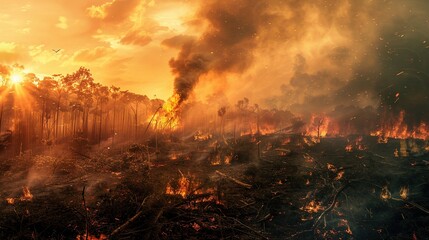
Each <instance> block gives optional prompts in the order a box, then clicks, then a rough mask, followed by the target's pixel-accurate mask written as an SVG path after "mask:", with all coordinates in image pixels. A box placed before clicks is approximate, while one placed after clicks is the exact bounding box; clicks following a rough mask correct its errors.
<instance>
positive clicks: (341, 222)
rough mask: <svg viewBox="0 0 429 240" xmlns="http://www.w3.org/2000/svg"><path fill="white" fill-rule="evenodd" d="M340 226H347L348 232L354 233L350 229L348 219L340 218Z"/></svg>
mask: <svg viewBox="0 0 429 240" xmlns="http://www.w3.org/2000/svg"><path fill="white" fill-rule="evenodd" d="M338 227H346V228H347V229H346V233H348V234H350V235H353V232H352V230H351V229H350V225H349V222H348V221H347V220H346V219H340V222H339V223H338Z"/></svg>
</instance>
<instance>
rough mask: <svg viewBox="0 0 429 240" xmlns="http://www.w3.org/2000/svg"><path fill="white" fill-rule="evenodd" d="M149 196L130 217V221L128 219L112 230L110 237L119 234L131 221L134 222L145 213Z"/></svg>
mask: <svg viewBox="0 0 429 240" xmlns="http://www.w3.org/2000/svg"><path fill="white" fill-rule="evenodd" d="M148 197H149V196H147V197H145V198H144V199H143V201H142V203H141V204H140V207H139V210H138V211H137V213H136V214H135V215H134V216H133V217H131V218H130V219H128V221H126V222H125V223H124V224H122V225H121V226H119V227H117V228H116V229H115V230H113V231H112V233H110V235H109V237H112V236H114V235H116V234H118V233H119V232H120V231H122V230H123V229H125V228H126V227H127V226H128V225H129V224H130V223H132V222H134V221H135V220H136V219H137V218H138V217H139V216H140V215H141V214H142V213H143V209H142V207H143V205H144V204H145V203H146V200H147V199H148Z"/></svg>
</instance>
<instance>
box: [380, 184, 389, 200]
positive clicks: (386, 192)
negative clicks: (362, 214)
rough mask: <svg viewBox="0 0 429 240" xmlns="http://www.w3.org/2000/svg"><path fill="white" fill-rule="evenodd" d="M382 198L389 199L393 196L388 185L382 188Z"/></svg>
mask: <svg viewBox="0 0 429 240" xmlns="http://www.w3.org/2000/svg"><path fill="white" fill-rule="evenodd" d="M380 198H381V200H383V201H387V200H388V199H391V198H392V194H391V193H390V191H389V189H387V186H384V187H383V188H382V189H381V193H380Z"/></svg>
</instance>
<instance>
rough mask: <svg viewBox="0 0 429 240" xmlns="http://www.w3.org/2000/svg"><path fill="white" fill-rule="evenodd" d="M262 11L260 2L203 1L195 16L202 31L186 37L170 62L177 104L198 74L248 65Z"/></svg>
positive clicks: (263, 6)
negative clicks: (204, 25)
mask: <svg viewBox="0 0 429 240" xmlns="http://www.w3.org/2000/svg"><path fill="white" fill-rule="evenodd" d="M266 9H267V6H266V3H265V1H260V0H238V1H229V0H221V1H214V0H213V1H204V4H203V6H202V7H201V8H200V11H199V14H198V17H199V20H201V21H206V22H207V23H208V26H207V28H206V30H205V32H204V33H203V34H202V36H201V37H200V38H199V39H197V40H191V39H189V38H188V40H187V41H186V42H185V43H184V44H183V45H182V46H181V49H180V53H179V55H178V56H177V57H176V58H173V59H171V60H170V66H171V68H172V71H173V73H174V74H175V75H176V78H175V81H174V90H175V93H176V94H178V95H179V97H180V99H179V103H178V104H179V105H180V104H181V103H182V102H183V101H185V100H186V99H188V97H189V95H190V94H191V93H192V91H193V89H194V87H195V86H196V84H197V83H198V81H199V80H200V77H201V76H202V75H204V74H206V73H208V72H214V73H218V74H222V73H227V72H236V73H239V72H242V71H244V70H245V69H246V68H247V67H248V66H249V65H250V63H251V60H252V49H254V48H255V46H256V43H257V41H256V39H257V36H258V30H259V29H260V26H261V25H262V24H264V23H266V22H267V21H268V20H267V18H268V15H266V14H265V13H264V12H265V11H266ZM175 39H176V40H177V37H174V38H172V39H167V40H166V41H164V42H170V43H171V42H172V41H175ZM173 44H174V43H173Z"/></svg>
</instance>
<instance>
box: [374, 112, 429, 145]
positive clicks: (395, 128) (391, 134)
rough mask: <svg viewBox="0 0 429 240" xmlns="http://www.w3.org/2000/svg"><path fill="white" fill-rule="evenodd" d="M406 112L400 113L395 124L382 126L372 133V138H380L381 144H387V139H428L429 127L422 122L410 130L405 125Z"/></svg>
mask: <svg viewBox="0 0 429 240" xmlns="http://www.w3.org/2000/svg"><path fill="white" fill-rule="evenodd" d="M404 119H405V111H401V112H400V113H399V116H398V118H397V119H396V120H395V121H394V122H393V123H384V124H382V126H381V127H380V128H379V129H378V130H376V131H374V132H371V136H378V137H379V143H385V142H387V138H396V139H406V138H415V139H428V138H429V126H427V124H426V123H424V122H422V123H420V125H419V126H417V127H414V128H412V129H410V128H409V127H408V126H407V124H406V123H405V120H404Z"/></svg>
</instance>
